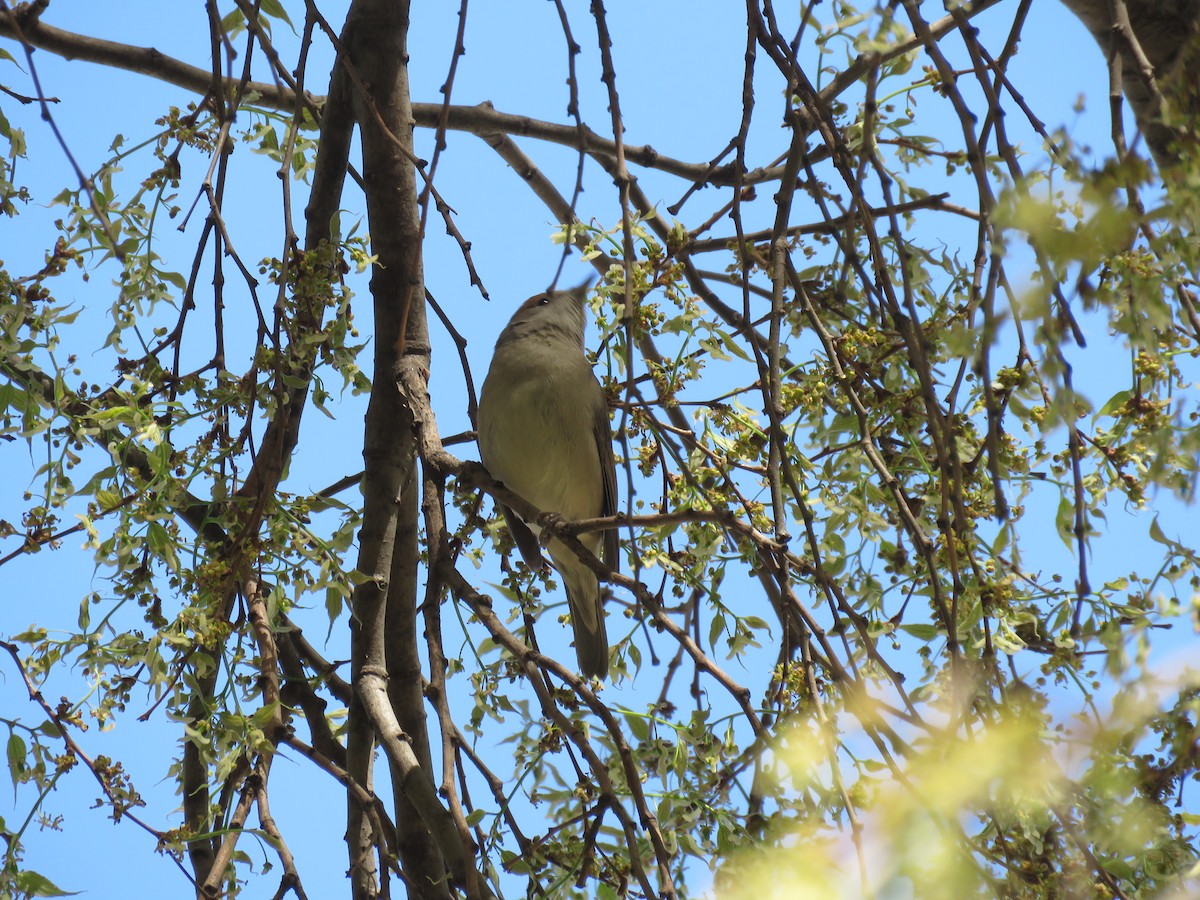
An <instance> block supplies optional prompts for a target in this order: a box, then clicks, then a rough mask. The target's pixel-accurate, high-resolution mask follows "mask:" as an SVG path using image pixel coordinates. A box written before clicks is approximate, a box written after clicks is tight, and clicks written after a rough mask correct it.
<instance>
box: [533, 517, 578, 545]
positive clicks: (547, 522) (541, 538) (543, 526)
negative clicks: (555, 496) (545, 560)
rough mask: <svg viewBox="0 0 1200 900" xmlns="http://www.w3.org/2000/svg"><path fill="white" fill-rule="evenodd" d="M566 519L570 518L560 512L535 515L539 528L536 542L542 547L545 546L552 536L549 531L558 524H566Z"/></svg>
mask: <svg viewBox="0 0 1200 900" xmlns="http://www.w3.org/2000/svg"><path fill="white" fill-rule="evenodd" d="M568 521H570V520H569V519H567V517H566V516H564V515H563V514H562V513H556V512H544V513H540V514H539V515H538V517H537V525H538V529H539V531H538V543H539V544H541V545H542V546H543V547H545V546H547V545H548V544H549V543H550V540H551V538H553V537H554V535H553V534H552V533H551V532H552V531H553V530H554V529H556V528H558V527H559V526H561V525H564V524H566V523H567V522H568Z"/></svg>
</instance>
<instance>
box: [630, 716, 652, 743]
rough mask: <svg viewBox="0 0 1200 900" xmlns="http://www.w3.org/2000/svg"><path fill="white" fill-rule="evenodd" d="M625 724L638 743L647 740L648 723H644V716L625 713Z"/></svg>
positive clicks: (648, 733) (648, 732) (648, 734)
mask: <svg viewBox="0 0 1200 900" xmlns="http://www.w3.org/2000/svg"><path fill="white" fill-rule="evenodd" d="M625 724H626V725H628V726H629V731H630V732H631V733H632V734H633V736H634V737H635V738H637V739H638V740H639V741H644V740H647V739H648V738H649V737H650V723H649V722H647V721H646V717H645V716H639V715H635V714H633V713H626V714H625Z"/></svg>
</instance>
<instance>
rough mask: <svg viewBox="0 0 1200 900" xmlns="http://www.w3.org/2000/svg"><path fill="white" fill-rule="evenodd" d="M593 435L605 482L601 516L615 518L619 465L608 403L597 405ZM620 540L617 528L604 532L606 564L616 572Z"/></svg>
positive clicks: (601, 475)
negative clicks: (615, 454)
mask: <svg viewBox="0 0 1200 900" xmlns="http://www.w3.org/2000/svg"><path fill="white" fill-rule="evenodd" d="M592 433H593V434H594V435H595V438H596V451H597V452H598V453H599V454H600V478H601V480H602V481H603V482H604V498H603V502H602V503H601V504H600V515H602V516H615V515H616V514H617V463H616V460H615V459H614V458H613V450H612V425H611V424H610V422H609V420H608V404H607V403H599V404H597V405H596V417H595V420H594V421H593V423H592ZM619 538H620V534H619V533H618V532H617V529H615V528H610V529H609V530H608V531H606V532H604V550H603V557H604V564H605V565H606V566H608V567H609V568H610V569H612V570H613V571H614V572H616V571H619V570H620V568H621V564H620V560H621V548H620V540H619Z"/></svg>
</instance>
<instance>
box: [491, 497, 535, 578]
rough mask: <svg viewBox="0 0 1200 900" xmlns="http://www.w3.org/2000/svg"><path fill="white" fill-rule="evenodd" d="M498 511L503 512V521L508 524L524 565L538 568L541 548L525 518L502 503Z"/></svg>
mask: <svg viewBox="0 0 1200 900" xmlns="http://www.w3.org/2000/svg"><path fill="white" fill-rule="evenodd" d="M500 511H501V512H502V513H504V522H505V524H507V525H508V533H509V534H511V535H512V537H513V541H515V542H516V545H517V549H518V550H520V551H521V558H522V559H524V560H525V565H527V566H529V568H531V569H534V570H537V569H540V568H541V567H542V548H541V547H539V546H538V539H537V538H536V537H535V536H534V534H533V532H532V531H530V530H529V526H528V525H526V524H525V520H524V519H522V518H521V517H520V516H518V515H517V514H516V513H515V512H513V511H512V510H511V509H509V508H508V507H507V506H505V505H504V504H503V503H501V504H500Z"/></svg>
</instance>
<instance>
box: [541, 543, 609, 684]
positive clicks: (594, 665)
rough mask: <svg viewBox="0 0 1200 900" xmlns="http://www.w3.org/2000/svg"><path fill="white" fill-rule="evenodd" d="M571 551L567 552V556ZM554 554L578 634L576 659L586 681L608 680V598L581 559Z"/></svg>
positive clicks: (576, 638) (572, 620)
mask: <svg viewBox="0 0 1200 900" xmlns="http://www.w3.org/2000/svg"><path fill="white" fill-rule="evenodd" d="M567 552H569V551H565V550H564V551H563V554H565V553H567ZM563 554H558V555H556V554H554V553H553V552H551V556H552V557H556V556H557V558H555V563H556V564H558V571H559V573H560V574H561V575H562V576H563V582H564V583H565V585H566V588H567V605H568V606H569V607H570V608H571V627H572V628H573V629H574V630H575V655H576V656H577V657H578V659H579V671H580V673H582V675H583V676H584V677H585V678H591V677H592V676H593V675H595V676H596V677H597V678H599V679H601V680H603V679H605V678H607V677H608V630H607V629H606V628H605V625H604V595H603V594H602V593H601V591H600V582H599V580H598V579H597V578H596V573H595V572H593V571H592V570H591V569H589V568H588V567H587V566H585V565H584V564H583V563H582V562H580V561H579V560H578V559H577V558H572V559H571V560H566V559H562V558H561V556H562V555H563Z"/></svg>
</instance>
